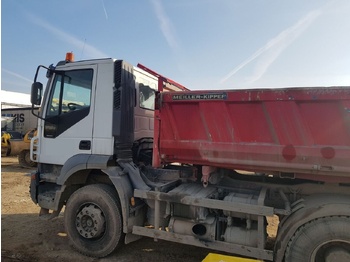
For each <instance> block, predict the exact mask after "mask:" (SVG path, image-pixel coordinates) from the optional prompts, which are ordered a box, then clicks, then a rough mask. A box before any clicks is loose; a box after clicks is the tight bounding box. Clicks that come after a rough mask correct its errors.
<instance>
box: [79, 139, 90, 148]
mask: <svg viewBox="0 0 350 262" xmlns="http://www.w3.org/2000/svg"><path fill="white" fill-rule="evenodd" d="M79 149H80V150H90V149H91V141H90V140H81V141H80V143H79Z"/></svg>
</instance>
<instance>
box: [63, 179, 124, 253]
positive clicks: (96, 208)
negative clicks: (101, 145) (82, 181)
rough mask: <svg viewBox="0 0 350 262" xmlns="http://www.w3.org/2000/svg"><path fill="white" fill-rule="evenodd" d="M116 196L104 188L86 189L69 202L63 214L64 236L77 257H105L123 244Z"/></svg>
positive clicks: (106, 187)
mask: <svg viewBox="0 0 350 262" xmlns="http://www.w3.org/2000/svg"><path fill="white" fill-rule="evenodd" d="M120 210H121V209H120V203H119V200H118V196H117V194H116V192H115V190H114V189H113V188H111V187H110V186H108V185H101V184H97V185H88V186H85V187H82V188H80V189H78V190H77V191H76V192H74V193H73V194H72V196H71V197H70V198H69V200H68V203H67V205H66V210H65V217H64V220H65V221H64V222H65V227H66V230H67V234H68V236H69V238H70V240H71V242H72V244H73V246H74V248H76V249H77V250H78V251H79V252H80V253H82V254H84V255H87V256H92V257H105V256H107V255H109V254H110V253H112V252H113V251H114V250H115V249H116V248H117V246H118V245H119V244H121V243H122V242H123V241H122V240H123V237H124V234H123V232H122V216H121V211H120Z"/></svg>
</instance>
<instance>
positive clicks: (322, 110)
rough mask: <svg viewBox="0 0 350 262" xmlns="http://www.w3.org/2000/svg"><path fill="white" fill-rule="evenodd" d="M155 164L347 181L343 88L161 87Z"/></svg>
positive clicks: (349, 135) (349, 150) (347, 111)
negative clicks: (169, 89)
mask: <svg viewBox="0 0 350 262" xmlns="http://www.w3.org/2000/svg"><path fill="white" fill-rule="evenodd" d="M158 105H159V110H156V121H155V140H154V141H155V143H154V166H159V165H160V164H165V163H171V162H178V163H184V164H198V165H205V166H214V167H224V168H229V169H244V170H252V171H264V172H270V171H271V172H278V173H280V174H282V175H287V176H289V175H290V176H292V177H295V178H304V179H311V180H317V181H328V182H350V87H329V88H285V89H273V90H272V89H259V90H257V89H254V90H226V91H185V92H168V93H160V94H159V96H158Z"/></svg>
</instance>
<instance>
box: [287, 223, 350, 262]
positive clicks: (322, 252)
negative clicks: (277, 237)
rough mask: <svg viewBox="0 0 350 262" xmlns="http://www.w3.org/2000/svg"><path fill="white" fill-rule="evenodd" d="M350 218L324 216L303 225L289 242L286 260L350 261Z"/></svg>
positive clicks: (288, 261) (300, 261)
mask: <svg viewBox="0 0 350 262" xmlns="http://www.w3.org/2000/svg"><path fill="white" fill-rule="evenodd" d="M349 232H350V218H349V217H346V216H331V217H322V218H318V219H315V220H312V221H310V222H308V223H306V224H305V225H303V226H301V227H300V228H299V229H298V230H297V231H296V232H295V234H294V235H293V237H292V238H291V240H290V241H289V243H288V246H287V250H286V253H285V262H292V261H293V262H294V261H298V262H320V261H322V262H324V261H350V234H349Z"/></svg>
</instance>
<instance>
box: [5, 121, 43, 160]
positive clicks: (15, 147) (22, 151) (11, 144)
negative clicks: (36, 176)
mask: <svg viewBox="0 0 350 262" xmlns="http://www.w3.org/2000/svg"><path fill="white" fill-rule="evenodd" d="M36 131H37V130H36V128H35V129H32V130H29V131H28V132H27V133H25V135H24V136H22V134H21V133H19V132H16V131H1V156H3V157H5V156H18V162H19V164H20V166H22V167H35V166H36V162H34V161H32V160H30V140H31V139H32V138H33V137H34V136H35V135H36Z"/></svg>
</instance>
